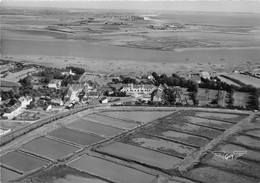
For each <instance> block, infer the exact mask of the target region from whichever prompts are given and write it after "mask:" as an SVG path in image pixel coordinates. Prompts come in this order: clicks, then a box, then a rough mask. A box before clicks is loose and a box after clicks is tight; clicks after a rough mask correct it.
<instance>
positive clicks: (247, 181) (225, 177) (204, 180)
mask: <svg viewBox="0 0 260 183" xmlns="http://www.w3.org/2000/svg"><path fill="white" fill-rule="evenodd" d="M184 174H185V175H184V176H185V177H188V178H190V179H192V180H195V181H199V182H201V183H231V182H232V183H257V180H256V179H254V178H249V177H246V176H243V175H241V174H236V173H231V172H228V171H225V170H220V169H217V168H213V167H211V166H203V167H198V168H192V169H191V170H189V171H187V172H185V173H184Z"/></svg>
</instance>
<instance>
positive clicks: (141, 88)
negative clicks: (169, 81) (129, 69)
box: [121, 84, 156, 94]
mask: <svg viewBox="0 0 260 183" xmlns="http://www.w3.org/2000/svg"><path fill="white" fill-rule="evenodd" d="M155 89H156V87H155V86H153V85H134V84H128V85H125V86H123V88H122V89H121V91H122V92H126V93H135V94H137V93H152V92H153V91H154V90H155Z"/></svg>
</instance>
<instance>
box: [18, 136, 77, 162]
mask: <svg viewBox="0 0 260 183" xmlns="http://www.w3.org/2000/svg"><path fill="white" fill-rule="evenodd" d="M21 149H23V150H26V151H29V152H32V153H34V154H38V155H40V156H42V157H47V158H49V159H53V160H55V159H60V158H63V157H64V156H66V155H68V154H70V153H73V152H76V151H78V150H79V149H80V148H78V147H75V146H71V145H68V144H65V143H61V142H58V141H56V140H52V139H49V138H47V137H40V138H37V139H34V140H32V141H30V142H28V143H27V144H24V145H23V146H22V148H21Z"/></svg>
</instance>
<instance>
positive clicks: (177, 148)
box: [132, 137, 196, 157]
mask: <svg viewBox="0 0 260 183" xmlns="http://www.w3.org/2000/svg"><path fill="white" fill-rule="evenodd" d="M132 141H133V142H134V143H135V144H138V146H141V147H146V148H149V149H153V150H160V151H163V152H166V153H170V154H172V155H178V156H181V157H186V156H188V155H190V154H191V153H192V152H194V151H195V150H196V148H193V147H189V146H185V145H183V144H179V143H175V142H171V141H166V140H162V139H158V138H147V137H140V138H133V139H132Z"/></svg>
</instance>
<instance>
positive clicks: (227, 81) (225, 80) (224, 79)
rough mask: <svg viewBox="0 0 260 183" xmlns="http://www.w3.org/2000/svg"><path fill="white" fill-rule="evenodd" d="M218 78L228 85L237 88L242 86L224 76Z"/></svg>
mask: <svg viewBox="0 0 260 183" xmlns="http://www.w3.org/2000/svg"><path fill="white" fill-rule="evenodd" d="M218 78H219V79H220V80H221V81H222V82H225V83H227V84H230V85H235V86H240V85H239V84H237V83H235V82H233V81H231V80H229V79H227V78H224V77H222V76H218Z"/></svg>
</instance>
